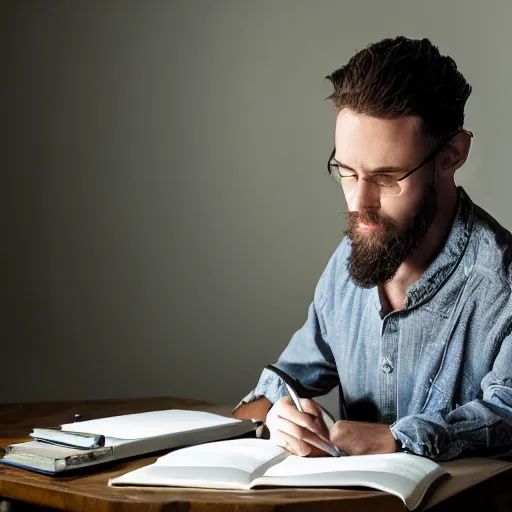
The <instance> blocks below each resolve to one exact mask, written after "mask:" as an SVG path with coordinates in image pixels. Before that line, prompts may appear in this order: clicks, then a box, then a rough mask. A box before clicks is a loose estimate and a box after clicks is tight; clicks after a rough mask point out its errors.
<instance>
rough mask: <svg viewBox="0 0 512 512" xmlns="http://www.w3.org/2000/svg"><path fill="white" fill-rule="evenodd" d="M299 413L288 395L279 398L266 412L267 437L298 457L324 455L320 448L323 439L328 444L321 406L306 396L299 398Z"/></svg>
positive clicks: (327, 434) (327, 432)
mask: <svg viewBox="0 0 512 512" xmlns="http://www.w3.org/2000/svg"><path fill="white" fill-rule="evenodd" d="M300 405H301V407H302V409H303V410H304V412H300V411H298V410H297V408H296V407H295V406H294V405H293V402H292V400H291V398H289V397H283V398H281V399H279V400H278V401H277V402H276V403H275V404H274V406H273V407H272V409H270V411H269V413H268V414H267V420H266V423H267V427H268V429H269V431H270V439H271V440H272V441H273V442H274V443H276V444H277V445H279V446H282V447H283V448H285V449H286V450H288V451H289V452H290V453H293V454H295V455H300V456H301V457H307V456H309V457H314V456H316V457H318V456H324V457H325V456H326V455H327V454H326V453H325V452H324V451H323V450H322V449H321V446H322V442H323V443H327V444H330V443H331V441H330V440H329V430H328V429H327V426H326V425H325V422H324V420H323V417H322V409H321V408H320V406H319V405H318V404H316V403H315V402H314V401H313V400H310V399H309V398H301V399H300Z"/></svg>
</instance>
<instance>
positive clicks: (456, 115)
mask: <svg viewBox="0 0 512 512" xmlns="http://www.w3.org/2000/svg"><path fill="white" fill-rule="evenodd" d="M325 78H326V79H328V80H330V81H331V82H332V84H333V86H334V92H333V93H332V94H331V95H330V96H329V97H328V98H327V99H331V100H333V102H334V105H335V107H336V110H337V111H340V110H341V109H343V108H349V109H351V110H353V111H354V112H356V113H358V114H366V115H370V116H373V117H380V118H385V119H395V118H398V117H403V116H407V115H416V116H419V117H421V118H422V119H423V121H424V125H425V128H426V132H427V135H429V136H430V137H433V138H434V139H439V138H442V137H446V136H447V135H449V134H451V133H453V132H454V131H456V130H457V129H458V128H461V127H462V126H463V123H464V106H465V104H466V101H467V99H468V98H469V95H470V94H471V85H469V84H468V82H467V81H466V79H465V78H464V77H463V76H462V74H461V73H460V71H458V70H457V65H456V64H455V61H454V60H453V59H452V58H451V57H448V56H445V55H441V54H440V53H439V49H438V48H437V46H434V45H433V44H432V43H431V42H430V41H429V40H428V39H421V40H420V39H408V38H406V37H401V36H400V37H396V38H394V39H383V40H382V41H379V42H377V43H373V44H370V45H369V46H367V47H366V48H365V49H364V50H361V51H359V52H358V53H356V54H355V55H354V56H353V57H352V58H351V59H350V60H349V61H348V63H347V64H346V65H345V66H342V67H341V68H339V69H338V70H336V71H334V73H332V74H331V75H328V76H326V77H325Z"/></svg>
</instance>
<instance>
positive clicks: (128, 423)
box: [61, 409, 241, 439]
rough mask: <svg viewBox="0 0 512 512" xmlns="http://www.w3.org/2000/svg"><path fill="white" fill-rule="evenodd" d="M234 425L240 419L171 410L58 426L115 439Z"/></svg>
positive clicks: (142, 437)
mask: <svg viewBox="0 0 512 512" xmlns="http://www.w3.org/2000/svg"><path fill="white" fill-rule="evenodd" d="M235 423H241V420H237V419H234V418H228V417H227V416H220V415H218V414H212V413H209V412H202V411H184V410H179V409H172V410H168V411H152V412H143V413H139V414H126V415H124V416H113V417H110V418H100V419H97V420H88V421H77V422H74V423H66V424H64V425H61V427H62V430H68V431H71V432H84V433H88V434H100V435H104V436H106V437H113V438H117V439H144V438H148V437H155V436H162V435H166V434H175V433H178V432H186V431H191V430H198V429H204V428H213V427H216V426H220V425H226V424H235Z"/></svg>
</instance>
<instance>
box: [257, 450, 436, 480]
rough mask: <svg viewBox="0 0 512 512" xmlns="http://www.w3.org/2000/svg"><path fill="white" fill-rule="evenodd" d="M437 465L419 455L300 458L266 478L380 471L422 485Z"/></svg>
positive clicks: (289, 460) (277, 467)
mask: <svg viewBox="0 0 512 512" xmlns="http://www.w3.org/2000/svg"><path fill="white" fill-rule="evenodd" d="M437 467H438V464H436V463H435V462H433V461H431V460H429V459H426V458H424V457H418V456H416V455H410V454H407V453H389V454H380V455H352V456H350V457H297V456H296V455H291V456H290V457H288V458H287V459H286V460H284V461H283V462H281V463H280V464H278V465H275V466H273V467H271V468H269V469H268V470H267V471H266V472H265V476H294V475H313V474H315V473H331V472H338V471H379V472H384V473H392V474H394V475H397V476H399V477H401V478H408V479H411V480H416V481H420V480H421V479H422V478H424V477H425V476H427V475H428V474H429V473H430V472H431V471H432V470H433V469H435V468H437Z"/></svg>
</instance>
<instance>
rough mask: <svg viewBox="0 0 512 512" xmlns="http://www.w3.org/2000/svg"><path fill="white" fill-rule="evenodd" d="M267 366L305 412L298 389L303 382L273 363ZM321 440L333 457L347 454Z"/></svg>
mask: <svg viewBox="0 0 512 512" xmlns="http://www.w3.org/2000/svg"><path fill="white" fill-rule="evenodd" d="M265 368H266V369H267V370H270V371H271V372H273V373H275V374H276V375H277V376H278V377H280V378H281V380H282V381H283V382H284V384H285V386H286V389H287V390H288V393H289V394H290V398H291V399H292V402H293V405H295V407H296V408H297V410H298V411H300V412H304V409H302V406H301V405H300V400H299V398H300V396H299V393H298V391H297V389H298V388H300V389H302V387H303V386H302V384H300V383H299V382H298V381H297V380H296V379H294V378H293V377H291V376H290V375H288V374H287V373H286V372H284V371H283V370H281V369H280V368H277V367H276V366H274V365H273V364H268V365H267V366H265ZM320 442H321V444H322V446H321V448H322V450H324V451H325V452H327V453H328V454H329V455H332V456H333V457H340V456H342V455H347V454H346V453H344V452H342V451H341V450H340V449H339V448H338V447H337V446H334V445H333V444H332V443H325V442H324V441H322V440H320Z"/></svg>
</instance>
